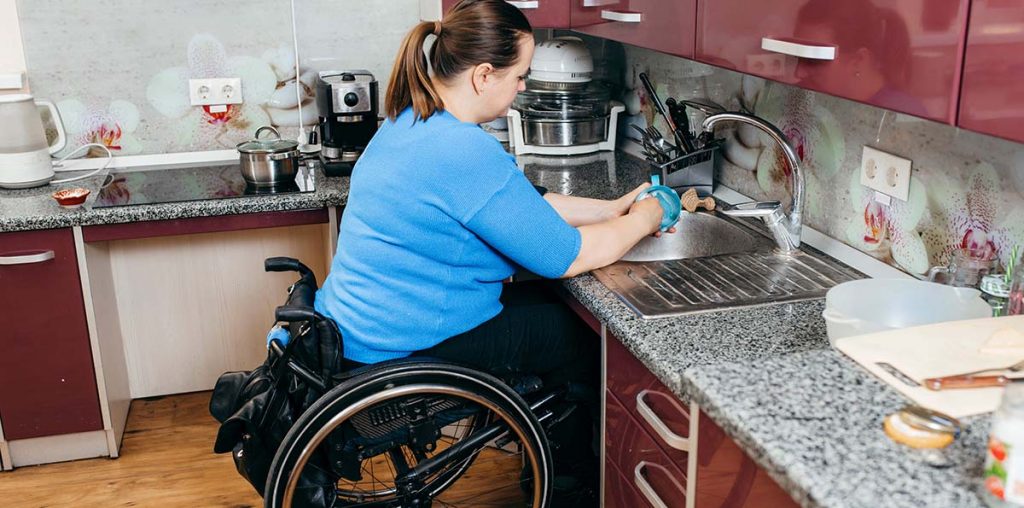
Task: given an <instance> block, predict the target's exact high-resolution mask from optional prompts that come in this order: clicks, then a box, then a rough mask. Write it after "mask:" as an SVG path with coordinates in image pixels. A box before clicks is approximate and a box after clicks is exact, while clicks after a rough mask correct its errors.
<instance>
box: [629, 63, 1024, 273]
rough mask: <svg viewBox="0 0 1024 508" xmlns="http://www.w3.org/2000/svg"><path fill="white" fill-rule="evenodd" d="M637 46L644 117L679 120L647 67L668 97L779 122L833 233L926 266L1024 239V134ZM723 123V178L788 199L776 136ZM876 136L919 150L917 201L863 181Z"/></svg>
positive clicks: (822, 222) (632, 80) (879, 144)
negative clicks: (889, 195)
mask: <svg viewBox="0 0 1024 508" xmlns="http://www.w3.org/2000/svg"><path fill="white" fill-rule="evenodd" d="M625 53H626V69H627V70H626V75H625V85H626V87H627V90H626V92H625V94H626V96H625V97H624V99H626V102H627V103H628V102H629V99H633V100H634V101H635V100H636V99H637V97H636V96H639V99H640V102H641V104H642V112H641V113H640V114H639V115H637V116H636V117H634V118H633V119H632V121H639V122H651V121H653V122H654V124H655V125H656V126H658V127H659V128H660V129H662V130H663V131H665V130H667V127H666V126H665V125H664V124H663V121H662V120H661V119H660V118H656V117H655V115H654V111H653V109H652V108H651V106H650V104H649V101H647V100H646V97H644V93H643V89H642V86H640V85H639V83H638V82H637V79H636V75H637V74H638V73H639V72H642V71H646V72H647V73H648V74H649V76H650V77H651V80H652V81H653V82H654V83H655V86H656V87H657V89H658V93H659V94H660V95H662V98H663V99H664V98H665V97H669V96H672V97H677V98H680V97H692V96H704V97H709V98H711V99H713V100H715V101H718V102H720V103H722V104H723V105H725V106H726V107H727V108H729V109H739V108H744V107H745V108H747V109H749V110H751V111H752V112H753V113H755V114H757V115H758V116H761V117H763V118H765V119H767V120H769V121H772V122H773V123H775V124H776V125H778V126H779V128H780V129H782V131H783V132H785V133H786V134H787V136H789V137H790V139H791V140H792V141H793V143H794V145H795V148H796V149H797V152H798V153H799V154H800V156H801V159H802V161H803V163H802V166H803V168H804V169H805V173H806V183H807V211H806V215H805V218H804V222H805V224H807V225H808V226H811V227H813V228H815V229H817V230H819V231H821V232H823V233H825V234H827V235H829V236H831V237H833V238H837V239H839V240H841V241H843V242H845V243H847V244H849V245H851V246H853V247H855V248H857V249H859V250H861V251H863V252H866V253H868V254H870V255H872V256H875V257H877V258H879V259H882V260H884V261H886V262H887V263H889V264H891V265H893V266H896V267H898V268H900V269H902V270H904V271H907V272H909V273H912V274H915V275H919V276H920V275H923V274H925V273H926V272H927V271H928V269H929V267H931V266H935V265H942V264H945V263H948V260H949V258H950V255H951V253H952V252H953V250H955V249H957V248H960V247H966V248H970V249H972V250H974V251H976V252H978V253H994V254H995V255H997V256H998V257H999V258H1000V260H1001V262H1002V263H1004V264H1005V263H1006V261H1008V258H1009V253H1010V249H1011V248H1012V246H1013V245H1014V244H1024V145H1021V144H1018V143H1014V142H1010V141H1004V140H1001V139H998V138H993V137H989V136H984V135H979V134H974V133H971V132H966V131H962V130H960V129H957V128H954V127H951V126H948V125H943V124H939V123H935V122H931V121H927V120H920V119H917V118H913V117H910V116H907V115H901V114H897V113H893V112H891V111H886V110H883V109H879V108H875V107H872V106H867V105H863V104H860V103H856V102H852V101H848V100H845V99H840V98H836V97H832V96H829V95H825V94H821V93H816V92H809V91H805V90H802V89H799V88H796V87H792V86H789V85H783V84H780V83H776V82H771V81H767V80H764V79H760V78H755V77H751V76H745V75H743V74H739V73H736V72H732V71H728V70H725V69H720V68H717V67H712V66H708V65H704V64H701V63H697V62H693V61H689V60H685V59H682V58H677V57H673V56H670V55H665V54H661V53H657V52H654V51H650V50H645V49H641V48H635V47H631V46H626V51H625ZM721 133H722V135H723V136H724V137H725V138H726V139H727V145H726V149H725V155H726V157H725V158H726V160H727V163H726V164H725V167H724V168H723V170H722V172H721V174H720V175H718V181H719V182H720V183H722V184H724V185H726V186H727V187H730V188H733V189H736V190H737V191H739V192H741V193H743V194H746V195H748V196H751V197H752V198H754V199H758V200H766V199H778V200H781V201H783V203H787V204H788V203H789V202H790V194H789V192H790V191H789V176H788V174H787V171H788V168H786V167H785V164H784V162H783V160H782V158H781V157H780V154H779V153H778V151H777V149H776V148H775V147H774V146H771V143H770V141H768V140H767V138H766V137H765V136H764V135H762V134H761V133H760V132H759V131H757V130H756V129H753V128H740V129H735V128H731V127H730V128H728V129H723V130H722V131H721ZM865 145H867V146H871V147H874V148H878V149H880V150H883V151H886V152H890V153H893V154H896V155H899V156H901V157H905V158H908V159H911V160H912V161H913V173H912V178H911V187H910V196H909V198H908V200H907V201H900V200H897V199H893V200H892V202H891V204H890V205H883V204H881V203H879V202H877V201H876V200H875V199H874V191H873V190H871V189H868V188H867V187H864V186H862V185H861V184H860V160H861V152H862V150H863V147H864V146H865Z"/></svg>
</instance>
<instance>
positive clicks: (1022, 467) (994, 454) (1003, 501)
mask: <svg viewBox="0 0 1024 508" xmlns="http://www.w3.org/2000/svg"><path fill="white" fill-rule="evenodd" d="M983 474H984V478H983V484H982V488H981V490H982V497H983V498H984V499H985V502H986V503H988V505H989V506H991V507H993V508H1011V507H1013V508H1016V507H1024V383H1010V385H1009V386H1007V387H1006V390H1005V391H1004V392H1003V401H1002V403H1001V404H1000V406H999V409H998V410H997V411H996V413H995V415H994V417H993V419H992V432H991V434H990V435H989V440H988V449H987V450H986V452H985V472H984V473H983Z"/></svg>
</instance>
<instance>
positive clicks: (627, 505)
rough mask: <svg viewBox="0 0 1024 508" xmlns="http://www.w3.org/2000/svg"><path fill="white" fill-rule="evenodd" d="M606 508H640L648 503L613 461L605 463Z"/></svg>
mask: <svg viewBox="0 0 1024 508" xmlns="http://www.w3.org/2000/svg"><path fill="white" fill-rule="evenodd" d="M603 488H604V505H603V506H604V508H640V507H642V506H645V505H646V504H647V503H646V501H644V500H643V497H641V495H640V493H639V492H637V491H636V489H635V488H634V487H633V482H632V479H631V478H627V477H626V475H624V474H623V473H622V471H619V468H618V466H616V465H615V464H614V463H613V462H612V461H611V460H609V459H605V462H604V487H603Z"/></svg>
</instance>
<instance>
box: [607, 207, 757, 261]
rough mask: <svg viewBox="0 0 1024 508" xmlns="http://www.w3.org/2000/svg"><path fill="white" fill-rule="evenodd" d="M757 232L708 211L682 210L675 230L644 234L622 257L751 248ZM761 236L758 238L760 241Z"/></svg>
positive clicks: (706, 253) (639, 258)
mask: <svg viewBox="0 0 1024 508" xmlns="http://www.w3.org/2000/svg"><path fill="white" fill-rule="evenodd" d="M758 236H759V235H757V233H754V232H753V231H749V230H745V229H744V228H743V227H742V226H737V225H735V224H733V223H732V222H729V221H728V220H726V219H723V218H721V217H718V216H715V215H711V214H709V213H684V214H682V215H681V216H680V217H679V222H678V223H676V232H675V233H674V234H664V235H662V236H661V238H655V237H653V236H652V237H650V238H645V239H643V240H641V241H640V243H638V244H636V246H635V247H633V249H632V250H630V251H629V252H627V253H626V255H625V256H623V257H622V260H623V261H635V262H643V261H662V260H666V259H686V258H701V257H707V256H717V255H719V254H729V253H732V252H744V251H752V250H754V249H755V248H756V247H757V246H758V244H759V242H758V240H759V238H758ZM763 241H764V239H763V238H761V243H763Z"/></svg>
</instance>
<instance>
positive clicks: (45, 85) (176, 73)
mask: <svg viewBox="0 0 1024 508" xmlns="http://www.w3.org/2000/svg"><path fill="white" fill-rule="evenodd" d="M19 7H20V8H19V14H20V24H21V29H22V33H23V37H24V43H25V56H26V64H27V67H28V77H29V82H30V86H31V89H32V93H33V94H34V95H35V96H36V97H39V98H45V99H50V100H53V101H54V102H56V103H57V105H58V108H59V110H60V111H61V116H62V119H63V121H64V124H65V130H66V131H67V133H68V135H69V141H68V148H66V149H65V150H64V152H63V153H62V154H61V155H63V154H66V153H68V152H70V151H71V150H73V149H74V148H76V147H78V146H80V145H82V144H84V143H89V142H98V143H103V144H104V145H106V146H107V147H109V148H111V150H112V151H113V152H114V154H115V155H131V154H153V153H171V152H186V151H203V150H219V149H231V148H234V146H235V145H236V144H237V143H239V142H241V141H244V140H246V139H248V138H250V137H251V136H252V134H253V133H254V132H255V130H256V128H258V127H259V126H261V125H266V124H271V125H275V126H277V127H279V128H280V130H281V134H282V136H285V137H295V136H296V134H297V132H298V131H297V126H298V124H299V118H300V109H301V116H302V123H303V124H305V125H307V126H308V125H312V124H314V123H315V122H316V107H315V105H314V102H313V89H314V87H313V83H314V81H313V78H314V76H315V72H316V71H318V70H327V69H338V68H342V69H351V68H366V69H368V70H370V71H371V72H373V73H374V74H375V75H376V77H377V79H378V80H380V81H381V82H382V83H385V84H386V83H387V79H388V76H389V74H390V70H391V64H392V59H393V56H394V54H395V53H396V52H397V49H398V45H399V43H400V42H401V38H402V35H404V33H405V32H406V31H408V29H409V28H410V27H412V26H413V25H414V24H415V23H416V22H417V21H418V13H419V10H418V2H417V0H389V1H388V2H379V3H378V4H377V5H374V8H373V9H367V8H366V2H364V1H362V0H295V12H296V25H297V26H298V28H299V33H298V36H297V37H296V38H295V39H297V41H298V46H299V54H300V66H299V67H300V73H299V74H300V76H299V77H298V79H296V76H295V69H294V64H295V44H294V43H293V34H292V2H291V1H289V0H253V1H250V2H244V3H239V2H236V1H231V0H204V1H197V0H174V1H169V2H123V1H114V0H97V1H92V2H77V3H76V2H64V1H59V0H20V3H19ZM74 41H78V42H77V43H75V42H74ZM202 77H240V78H241V79H242V93H243V103H242V104H240V105H230V106H228V109H227V110H226V111H220V112H218V111H211V110H210V108H208V107H196V106H191V105H190V104H189V98H188V87H187V85H188V79H189V78H202ZM296 87H298V88H299V91H300V94H301V95H298V96H297V95H296ZM384 88H385V86H384V85H382V87H381V90H382V93H383V90H384ZM89 155H102V151H101V150H92V151H90V153H89Z"/></svg>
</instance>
